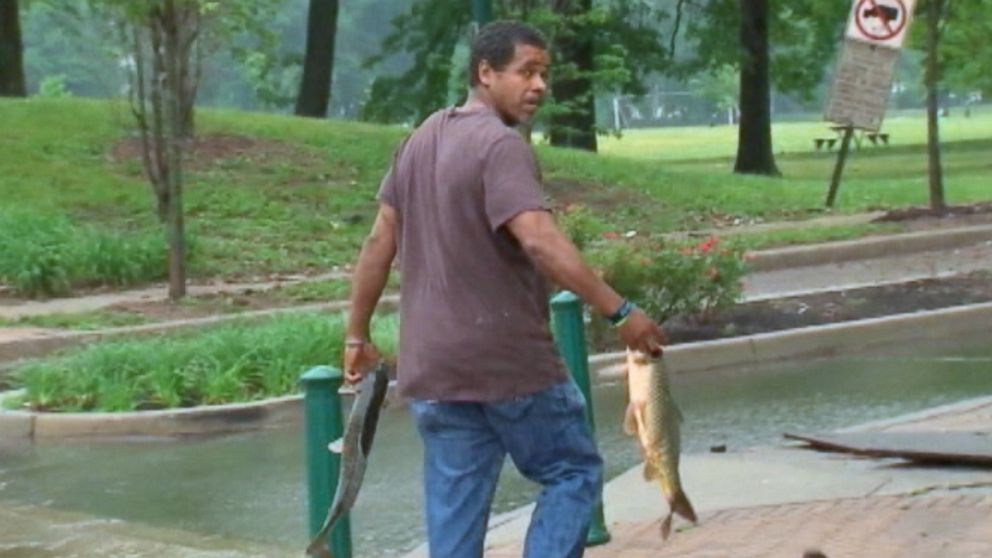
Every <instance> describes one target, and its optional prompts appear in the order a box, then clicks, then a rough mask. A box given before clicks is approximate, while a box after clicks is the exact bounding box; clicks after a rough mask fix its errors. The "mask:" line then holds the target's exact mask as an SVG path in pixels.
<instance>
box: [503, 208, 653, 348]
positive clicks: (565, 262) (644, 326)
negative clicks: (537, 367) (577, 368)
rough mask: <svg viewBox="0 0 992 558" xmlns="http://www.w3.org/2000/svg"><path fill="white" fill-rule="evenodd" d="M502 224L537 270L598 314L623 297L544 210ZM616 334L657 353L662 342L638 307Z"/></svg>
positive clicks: (633, 345) (617, 304)
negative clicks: (596, 271) (593, 267)
mask: <svg viewBox="0 0 992 558" xmlns="http://www.w3.org/2000/svg"><path fill="white" fill-rule="evenodd" d="M506 227H507V229H508V230H509V231H510V234H512V235H513V236H514V237H515V238H516V239H517V241H518V242H520V245H521V247H523V249H524V251H525V252H527V255H528V256H530V258H531V260H533V261H534V264H535V265H536V266H537V268H538V269H539V270H540V271H541V273H543V274H544V275H545V276H546V277H547V278H548V279H550V280H552V281H554V282H555V283H557V284H559V285H561V286H562V287H564V288H566V289H568V290H570V291H572V292H574V293H575V294H576V295H578V296H579V298H581V299H582V300H584V301H585V302H586V303H587V304H589V305H590V306H592V307H593V309H595V310H596V311H597V312H599V313H600V314H601V315H603V316H609V315H611V314H613V313H614V312H616V310H617V309H618V308H619V307H620V305H621V304H622V303H623V300H624V299H623V297H621V296H620V295H619V294H617V292H616V291H615V290H613V288H612V287H610V286H609V285H607V284H606V282H605V281H603V280H602V279H600V278H599V276H597V275H596V274H595V273H594V272H593V270H592V269H591V268H590V267H589V265H588V264H586V262H585V260H583V259H582V254H581V253H579V250H578V248H576V247H575V244H573V243H572V241H571V240H570V239H569V238H568V237H567V236H565V234H564V233H563V232H561V230H560V229H559V228H558V225H557V224H556V223H555V220H554V218H552V217H551V214H549V213H548V212H546V211H540V210H536V211H525V212H523V213H521V214H519V215H517V216H516V217H514V218H513V219H510V221H508V222H507V224H506ZM618 333H619V334H620V337H621V338H622V339H623V341H624V342H625V343H626V344H627V346H628V347H631V348H633V349H637V350H640V351H644V352H646V353H651V354H655V355H659V354H661V345H662V344H663V343H665V342H666V339H665V334H664V332H663V331H662V329H661V327H660V326H658V324H656V323H654V322H653V321H652V320H651V319H650V318H648V317H647V316H646V315H645V314H644V313H643V312H641V311H640V310H635V311H634V312H632V314H631V317H630V319H629V320H627V321H626V322H625V323H624V324H623V325H622V326H621V327H620V328H619V330H618Z"/></svg>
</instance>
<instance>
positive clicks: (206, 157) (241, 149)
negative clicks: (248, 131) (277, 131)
mask: <svg viewBox="0 0 992 558" xmlns="http://www.w3.org/2000/svg"><path fill="white" fill-rule="evenodd" d="M183 147H184V155H185V157H186V159H187V162H188V164H189V169H190V170H193V171H198V170H205V169H208V168H211V167H213V166H215V165H217V164H218V163H220V162H222V161H231V160H246V161H252V162H255V163H263V164H264V163H269V162H278V163H283V164H293V165H311V164H314V163H315V162H319V161H320V159H319V157H317V155H316V154H314V153H310V152H308V151H307V150H303V149H300V147H299V146H293V145H289V144H285V143H280V142H276V141H271V140H265V139H260V138H253V137H247V136H236V135H229V134H207V135H202V136H196V137H194V138H193V139H190V140H186V142H185V143H184V146H183ZM109 157H110V159H111V160H112V161H114V162H124V161H139V162H140V161H141V157H142V144H141V138H139V137H133V138H127V139H125V140H123V141H120V142H118V143H117V144H116V145H115V146H114V147H113V148H111V150H110V153H109Z"/></svg>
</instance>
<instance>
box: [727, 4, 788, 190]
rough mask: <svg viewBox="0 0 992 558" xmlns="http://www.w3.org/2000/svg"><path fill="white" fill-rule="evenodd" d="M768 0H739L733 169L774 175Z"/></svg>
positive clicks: (776, 169)
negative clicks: (737, 118) (737, 103)
mask: <svg viewBox="0 0 992 558" xmlns="http://www.w3.org/2000/svg"><path fill="white" fill-rule="evenodd" d="M768 20H769V18H768V0H741V25H740V40H741V47H742V50H741V65H740V72H741V75H740V84H741V90H740V108H741V118H740V124H739V126H738V132H737V133H738V136H737V161H736V162H735V163H734V172H738V173H748V174H766V175H772V176H777V175H778V174H779V172H778V167H776V166H775V155H774V153H773V152H772V114H771V81H770V80H769V75H768V73H769V60H768Z"/></svg>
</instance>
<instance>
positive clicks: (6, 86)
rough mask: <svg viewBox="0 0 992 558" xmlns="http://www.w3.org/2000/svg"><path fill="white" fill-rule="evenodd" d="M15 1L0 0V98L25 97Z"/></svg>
mask: <svg viewBox="0 0 992 558" xmlns="http://www.w3.org/2000/svg"><path fill="white" fill-rule="evenodd" d="M27 95H28V90H27V85H26V84H25V81H24V44H23V43H22V42H21V17H20V10H19V9H18V5H17V0H0V97H27Z"/></svg>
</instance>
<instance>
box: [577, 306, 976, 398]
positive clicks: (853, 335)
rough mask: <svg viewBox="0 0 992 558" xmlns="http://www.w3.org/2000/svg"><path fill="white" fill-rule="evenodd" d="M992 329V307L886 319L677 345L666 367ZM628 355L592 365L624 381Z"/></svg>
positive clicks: (741, 362)
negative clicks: (625, 362) (625, 361)
mask: <svg viewBox="0 0 992 558" xmlns="http://www.w3.org/2000/svg"><path fill="white" fill-rule="evenodd" d="M990 326H992V303H990V302H986V303H982V304H971V305H967V306H956V307H953V308H943V309H940V310H929V311H925V312H914V313H911V314H897V315H894V316H884V317H881V318H871V319H867V320H857V321H852V322H841V323H836V324H828V325H821V326H810V327H804V328H798V329H791V330H785V331H779V332H773V333H761V334H757V335H750V336H747V337H736V338H731V339H719V340H714V341H703V342H700V343H686V344H684V345H674V346H672V347H669V348H668V349H667V350H666V351H665V362H666V363H667V364H668V366H669V370H671V371H673V372H675V373H686V372H700V371H704V370H715V369H726V368H730V367H739V368H747V367H749V366H754V365H758V364H765V363H770V362H777V361H783V360H788V359H799V358H823V357H831V356H838V355H840V354H842V353H843V354H851V353H852V352H859V351H861V352H863V351H866V350H870V349H878V348H883V347H888V346H893V345H905V344H907V343H912V342H914V341H920V340H934V339H941V338H943V339H950V338H953V337H956V336H960V335H966V334H969V333H970V334H974V331H976V330H978V331H983V332H984V331H987V330H988V328H989V327H990ZM625 357H626V353H624V352H617V353H604V354H600V355H594V356H593V357H591V358H590V359H589V363H590V364H594V365H598V366H603V367H605V368H603V369H602V370H600V374H599V376H600V378H603V379H611V378H616V377H619V376H622V375H623V362H624V358H625Z"/></svg>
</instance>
